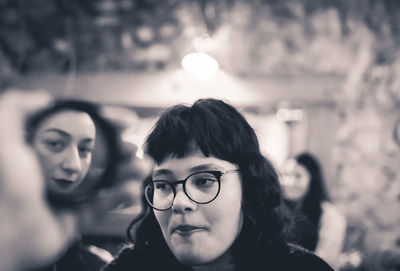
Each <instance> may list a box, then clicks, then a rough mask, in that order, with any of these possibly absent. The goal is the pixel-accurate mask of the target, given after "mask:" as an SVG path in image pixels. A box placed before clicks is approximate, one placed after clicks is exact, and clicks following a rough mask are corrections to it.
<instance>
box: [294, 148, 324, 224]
mask: <svg viewBox="0 0 400 271" xmlns="http://www.w3.org/2000/svg"><path fill="white" fill-rule="evenodd" d="M294 159H295V160H296V162H297V163H298V164H299V165H301V166H303V167H304V168H305V169H306V170H307V171H308V173H309V174H310V188H309V189H308V191H307V194H306V195H305V196H304V199H303V204H302V209H303V211H304V212H305V214H306V215H307V216H308V217H309V218H310V219H311V220H312V221H313V223H315V224H316V225H317V224H318V223H319V219H320V217H321V212H322V210H321V203H322V202H323V201H330V199H329V196H328V193H327V191H326V189H325V183H324V178H323V174H322V169H321V166H320V164H319V162H318V160H317V158H316V157H314V156H313V155H312V154H310V153H307V152H303V153H300V154H298V155H296V156H295V157H294Z"/></svg>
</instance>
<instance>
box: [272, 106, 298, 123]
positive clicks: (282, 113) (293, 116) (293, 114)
mask: <svg viewBox="0 0 400 271" xmlns="http://www.w3.org/2000/svg"><path fill="white" fill-rule="evenodd" d="M303 116H304V111H303V110H302V109H288V108H281V109H279V110H278V112H277V113H276V117H277V118H278V119H279V120H281V121H285V122H293V121H301V120H302V119H303Z"/></svg>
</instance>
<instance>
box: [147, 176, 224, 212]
mask: <svg viewBox="0 0 400 271" xmlns="http://www.w3.org/2000/svg"><path fill="white" fill-rule="evenodd" d="M215 173H216V172H213V173H212V172H199V173H196V174H193V175H191V176H190V177H189V178H188V179H187V180H186V183H185V187H184V190H185V192H186V194H187V195H188V196H189V198H190V199H192V200H193V201H195V202H197V203H207V202H210V201H212V200H213V199H214V198H215V197H216V196H217V194H218V192H219V177H218V176H216V174H215ZM173 186H174V184H173V183H169V182H168V181H164V180H160V181H157V180H156V181H153V182H152V183H151V184H148V185H147V186H146V188H145V196H146V199H147V201H148V202H149V203H150V205H152V206H153V207H154V208H156V209H160V210H163V209H168V208H169V207H171V205H172V204H173V201H174V198H175V189H174V187H173Z"/></svg>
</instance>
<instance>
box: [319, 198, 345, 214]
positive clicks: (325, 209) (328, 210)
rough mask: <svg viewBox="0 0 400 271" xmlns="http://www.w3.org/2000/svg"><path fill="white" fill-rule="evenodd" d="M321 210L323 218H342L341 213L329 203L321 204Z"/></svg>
mask: <svg viewBox="0 0 400 271" xmlns="http://www.w3.org/2000/svg"><path fill="white" fill-rule="evenodd" d="M321 209H322V215H324V216H330V217H337V218H344V215H343V214H342V212H341V211H340V210H339V209H338V208H337V207H336V205H335V204H333V203H332V202H329V201H324V202H322V203H321Z"/></svg>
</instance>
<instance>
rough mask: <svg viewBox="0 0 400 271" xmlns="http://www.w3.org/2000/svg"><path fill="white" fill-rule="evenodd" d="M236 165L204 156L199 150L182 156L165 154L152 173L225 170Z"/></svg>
mask: <svg viewBox="0 0 400 271" xmlns="http://www.w3.org/2000/svg"><path fill="white" fill-rule="evenodd" d="M236 167H237V166H236V165H234V164H232V163H230V162H228V161H225V160H221V159H218V158H216V157H214V156H205V155H204V154H203V153H202V152H201V151H200V150H196V151H193V152H190V153H187V154H185V155H184V156H183V157H176V156H174V155H169V156H167V157H166V158H165V159H164V160H163V161H162V162H161V163H160V164H158V165H156V167H155V168H154V171H153V173H157V172H168V171H170V172H173V173H179V172H182V173H188V172H193V171H201V170H227V169H232V168H236Z"/></svg>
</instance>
